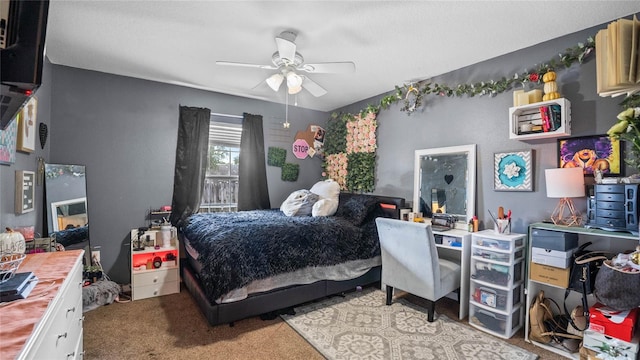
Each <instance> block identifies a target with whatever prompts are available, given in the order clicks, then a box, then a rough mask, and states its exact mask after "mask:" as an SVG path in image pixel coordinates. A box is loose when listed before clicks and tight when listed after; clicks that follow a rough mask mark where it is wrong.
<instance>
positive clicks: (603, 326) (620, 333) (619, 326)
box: [589, 303, 638, 342]
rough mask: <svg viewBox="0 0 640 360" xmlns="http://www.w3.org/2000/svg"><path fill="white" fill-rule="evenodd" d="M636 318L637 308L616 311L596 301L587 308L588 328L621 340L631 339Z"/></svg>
mask: <svg viewBox="0 0 640 360" xmlns="http://www.w3.org/2000/svg"><path fill="white" fill-rule="evenodd" d="M637 320H638V308H635V309H632V310H627V311H616V310H613V309H611V308H608V307H606V306H604V305H603V304H600V303H596V304H595V305H593V306H592V307H591V308H589V330H592V331H595V332H599V333H601V334H604V335H607V336H611V337H614V338H616V339H620V340H622V341H627V342H629V341H631V339H632V338H633V335H634V332H635V329H636V322H637Z"/></svg>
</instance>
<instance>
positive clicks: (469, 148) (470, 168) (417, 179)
mask: <svg viewBox="0 0 640 360" xmlns="http://www.w3.org/2000/svg"><path fill="white" fill-rule="evenodd" d="M462 153H466V154H467V172H466V178H467V179H466V200H467V212H466V219H458V221H457V222H456V229H462V230H468V224H469V220H471V219H472V218H473V216H474V215H475V214H476V144H470V145H460V146H448V147H440V148H431V149H419V150H416V151H415V158H414V166H413V175H414V176H413V212H420V189H421V186H420V185H421V180H422V174H421V171H420V162H421V160H422V157H423V156H426V155H430V156H434V155H454V154H462Z"/></svg>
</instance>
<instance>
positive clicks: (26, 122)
mask: <svg viewBox="0 0 640 360" xmlns="http://www.w3.org/2000/svg"><path fill="white" fill-rule="evenodd" d="M37 113H38V99H37V98H36V97H35V96H34V97H31V98H30V99H29V101H27V103H26V104H25V105H24V106H23V107H22V110H21V111H20V112H19V113H18V116H17V118H18V141H17V144H16V150H18V151H21V152H26V153H32V152H33V151H34V150H35V149H36V137H38V134H37V133H36V117H37Z"/></svg>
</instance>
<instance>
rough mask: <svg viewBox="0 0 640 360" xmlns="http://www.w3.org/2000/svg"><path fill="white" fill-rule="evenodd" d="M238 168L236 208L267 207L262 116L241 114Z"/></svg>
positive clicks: (267, 196)
mask: <svg viewBox="0 0 640 360" xmlns="http://www.w3.org/2000/svg"><path fill="white" fill-rule="evenodd" d="M243 116H244V118H243V120H242V137H241V139H240V165H239V168H238V210H256V209H269V208H271V203H270V202H269V189H268V188H267V166H266V164H265V159H266V158H265V153H264V136H263V132H262V116H261V115H252V114H247V113H244V114H243Z"/></svg>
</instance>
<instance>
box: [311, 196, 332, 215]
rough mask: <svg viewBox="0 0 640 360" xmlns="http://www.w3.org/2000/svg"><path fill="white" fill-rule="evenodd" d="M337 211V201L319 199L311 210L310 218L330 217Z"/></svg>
mask: <svg viewBox="0 0 640 360" xmlns="http://www.w3.org/2000/svg"><path fill="white" fill-rule="evenodd" d="M336 210H338V200H333V199H320V200H318V201H317V202H316V203H315V204H313V208H312V209H311V216H331V215H333V214H335V213H336Z"/></svg>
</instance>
